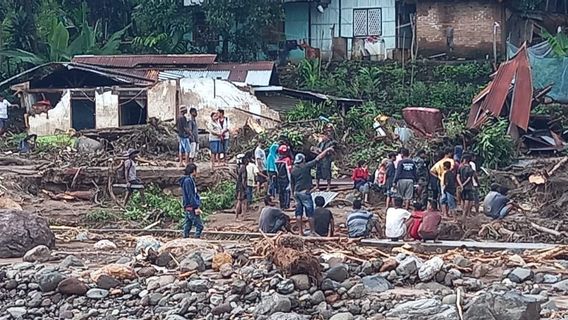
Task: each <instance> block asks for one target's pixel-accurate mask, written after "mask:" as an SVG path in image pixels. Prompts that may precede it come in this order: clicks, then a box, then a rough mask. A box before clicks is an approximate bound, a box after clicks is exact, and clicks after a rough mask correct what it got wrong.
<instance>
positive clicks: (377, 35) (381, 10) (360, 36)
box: [352, 7, 383, 38]
mask: <svg viewBox="0 0 568 320" xmlns="http://www.w3.org/2000/svg"><path fill="white" fill-rule="evenodd" d="M372 10H378V12H379V17H380V21H379V26H380V28H379V33H378V34H370V32H369V12H371V11H372ZM357 11H363V12H365V17H366V19H367V21H366V24H365V28H366V34H365V35H362V34H355V30H356V28H355V14H356V12H357ZM352 28H353V37H354V38H367V37H381V36H382V35H383V8H381V7H370V8H353V21H352Z"/></svg>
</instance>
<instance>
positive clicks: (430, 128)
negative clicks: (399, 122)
mask: <svg viewBox="0 0 568 320" xmlns="http://www.w3.org/2000/svg"><path fill="white" fill-rule="evenodd" d="M402 118H403V119H404V121H405V122H406V123H407V124H408V126H410V127H411V128H412V129H413V130H415V131H417V132H418V133H420V134H421V135H424V136H428V137H430V136H432V135H434V133H436V132H438V131H441V130H442V129H443V125H442V113H441V112H440V110H438V109H434V108H416V107H409V108H404V109H402Z"/></svg>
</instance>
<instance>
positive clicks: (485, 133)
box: [473, 119, 515, 168]
mask: <svg viewBox="0 0 568 320" xmlns="http://www.w3.org/2000/svg"><path fill="white" fill-rule="evenodd" d="M507 127H508V122H507V120H505V119H499V120H494V121H489V122H487V123H486V124H484V125H483V127H482V128H481V131H480V132H479V134H477V136H476V139H475V140H476V141H475V144H474V147H473V149H474V151H475V153H476V154H478V155H480V156H481V158H483V159H484V165H485V166H487V167H490V168H499V167H503V166H507V165H509V164H511V161H512V159H513V157H514V156H515V146H514V143H513V140H512V138H511V136H509V135H508V134H506V133H507Z"/></svg>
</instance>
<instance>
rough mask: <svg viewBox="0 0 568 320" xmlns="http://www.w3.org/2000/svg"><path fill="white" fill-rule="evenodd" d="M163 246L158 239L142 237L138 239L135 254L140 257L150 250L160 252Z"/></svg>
mask: <svg viewBox="0 0 568 320" xmlns="http://www.w3.org/2000/svg"><path fill="white" fill-rule="evenodd" d="M161 246H162V244H161V243H160V241H158V240H157V239H156V238H154V237H152V236H142V237H138V238H137V239H136V247H135V248H134V254H135V255H139V254H141V253H145V252H146V251H147V250H148V249H152V250H154V251H156V252H157V251H158V250H159V249H160V247H161Z"/></svg>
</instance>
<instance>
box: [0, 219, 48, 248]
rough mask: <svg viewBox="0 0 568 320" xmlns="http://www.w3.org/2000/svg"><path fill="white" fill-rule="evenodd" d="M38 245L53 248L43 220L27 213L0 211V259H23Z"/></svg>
mask: <svg viewBox="0 0 568 320" xmlns="http://www.w3.org/2000/svg"><path fill="white" fill-rule="evenodd" d="M39 245H44V246H46V247H48V248H53V247H54V246H55V236H54V235H53V232H52V231H51V230H50V229H49V225H48V223H47V220H46V219H45V218H42V217H40V216H38V215H36V214H33V213H30V212H27V211H19V210H0V258H19V257H23V256H24V255H25V254H26V252H28V250H30V249H32V248H34V247H36V246H39Z"/></svg>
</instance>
